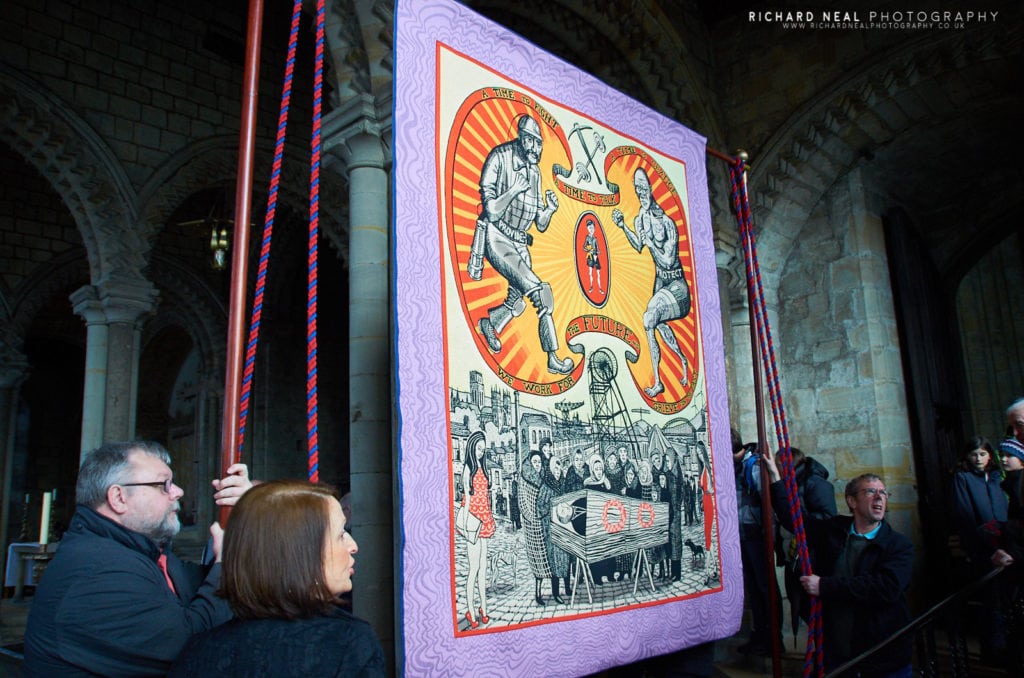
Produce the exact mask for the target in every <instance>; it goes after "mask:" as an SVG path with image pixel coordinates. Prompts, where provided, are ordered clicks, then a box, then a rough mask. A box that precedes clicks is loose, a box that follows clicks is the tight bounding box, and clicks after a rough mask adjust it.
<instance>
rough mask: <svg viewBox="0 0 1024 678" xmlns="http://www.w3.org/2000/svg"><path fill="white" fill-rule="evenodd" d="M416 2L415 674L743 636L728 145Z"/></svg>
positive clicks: (405, 390)
mask: <svg viewBox="0 0 1024 678" xmlns="http://www.w3.org/2000/svg"><path fill="white" fill-rule="evenodd" d="M415 4H416V7H415V8H410V7H408V6H406V5H405V4H401V5H400V8H399V11H398V13H397V18H398V22H397V29H396V35H397V39H396V50H397V52H396V53H397V55H398V59H397V63H398V67H397V71H396V83H397V86H396V114H395V128H396V133H395V134H396V141H395V158H396V201H397V204H396V227H395V251H396V270H397V274H396V275H397V279H396V320H397V323H396V324H397V327H398V334H399V341H398V363H399V366H400V368H399V391H400V394H401V396H400V401H399V410H400V417H401V422H402V424H401V425H402V434H401V445H400V448H401V482H402V491H401V498H402V512H403V533H404V543H403V580H404V582H403V584H404V593H403V601H404V607H405V611H404V625H405V631H404V641H405V647H406V662H407V666H406V670H407V671H413V672H415V670H414V669H413V667H417V669H419V668H422V669H424V670H426V669H428V668H430V667H431V664H432V662H435V661H441V655H438V653H441V654H442V655H443V656H444V662H445V664H444V665H445V666H446V667H452V668H450V670H452V671H454V672H455V673H463V672H470V671H479V670H480V668H481V666H482V664H481V662H483V663H485V664H487V665H493V666H494V667H495V669H496V670H498V667H500V670H502V671H509V670H511V669H510V666H516V667H517V671H518V670H530V669H532V670H535V671H538V672H540V673H547V672H548V671H545V670H544V668H542V667H543V666H545V665H546V663H547V662H549V661H551V660H552V658H554V657H557V660H556V661H557V662H558V668H559V672H568V673H581V674H582V673H589V672H593V671H596V670H599V669H600V668H602V667H606V666H613V665H618V664H623V663H627V662H628V661H630V660H634V659H638V658H642V657H644V656H649V655H652V654H661V653H664V652H668V651H671V650H673V649H678V648H681V647H687V646H690V645H694V644H697V643H700V642H705V641H707V640H712V639H714V638H717V637H722V636H724V635H730V634H731V633H732V632H734V631H735V630H736V626H738V623H739V615H740V612H741V605H742V594H741V588H742V582H741V581H740V580H739V577H738V574H739V569H738V553H737V552H738V546H737V544H736V525H735V496H734V486H733V483H732V465H731V451H730V449H729V434H728V412H727V406H726V403H725V393H724V365H723V347H722V342H721V336H722V335H721V321H720V309H719V306H718V290H717V280H716V276H715V264H714V252H713V246H712V235H711V227H710V216H709V214H708V198H707V179H706V169H705V166H704V140H703V138H701V137H700V136H699V135H696V134H694V133H693V132H691V131H689V130H687V129H685V128H683V127H681V126H679V125H677V124H674V123H671V122H670V121H667V120H665V119H664V118H662V117H660V116H658V115H657V114H654V113H652V112H651V111H649V110H647V109H644V108H643V107H642V106H640V105H639V104H637V103H636V102H634V101H632V100H629V99H627V98H625V97H623V96H622V95H621V94H619V93H617V92H615V91H614V90H610V89H609V88H607V87H606V86H604V85H603V84H601V83H599V82H597V81H596V80H593V79H592V78H590V77H589V76H586V75H584V74H582V73H579V72H578V71H575V70H574V69H572V68H571V67H570V66H568V65H567V64H565V63H563V62H560V61H557V60H555V59H554V58H552V57H551V56H550V55H547V54H545V53H542V52H540V51H539V50H536V49H535V48H533V47H532V46H530V45H529V44H528V43H525V42H524V41H522V40H521V39H519V38H517V37H515V36H513V35H511V34H509V33H507V32H505V31H504V30H503V29H500V28H498V27H496V26H494V25H493V24H490V23H488V22H486V21H485V20H483V19H481V18H480V17H478V16H476V15H474V14H472V13H471V12H468V10H466V9H465V8H462V7H461V6H459V5H455V4H453V3H450V2H437V3H423V4H422V5H421V4H420V3H415ZM404 21H408V22H410V23H409V24H408V25H409V28H408V29H406V30H404V31H403V22H404ZM413 22H414V23H413ZM413 25H415V29H414V28H412V26H413ZM455 26H458V30H455V29H454V27H455ZM403 38H404V39H403ZM403 57H406V58H408V59H409V61H406V62H403V60H402V59H403ZM414 72H415V73H418V74H420V75H419V76H413V75H412V73H414ZM423 74H432V75H433V77H432V78H427V79H424V78H423V77H421V76H422V75H423ZM405 78H410V80H408V81H407V80H405ZM412 78H417V79H415V80H413V79H412ZM424 80H428V82H424ZM403 114H407V115H409V116H410V117H409V120H408V121H405V120H403V118H402V116H403ZM427 120H429V121H430V125H429V126H428V124H427ZM406 123H407V124H406ZM406 142H407V143H408V145H405V144H406ZM417 168H418V170H417ZM428 178H429V179H432V182H429V181H427V179H428ZM434 205H436V220H433V221H431V222H430V223H428V222H427V217H429V216H430V214H431V209H430V207H431V206H434ZM428 244H429V246H428ZM413 334H414V335H415V340H414V339H413V337H412V336H411V335H413ZM406 342H409V344H408V345H409V346H410V347H411V346H415V347H416V348H415V349H411V348H410V349H405V348H404V346H406ZM434 347H436V353H435V352H434V351H433V350H432V348H434ZM426 356H430V357H429V360H426V361H424V358H425V357H426ZM421 362H425V364H420V363H421ZM425 412H429V413H430V414H429V415H426V416H425ZM423 559H426V560H427V561H429V566H426V567H424V565H425V564H424V563H423V562H422V561H423ZM428 619H429V622H428ZM428 624H429V628H428ZM445 628H446V629H447V632H446V633H445V632H443V631H442V630H443V629H445ZM581 633H585V634H586V635H585V636H584V640H583V641H582V642H583V647H584V648H586V647H589V648H590V650H591V652H590V653H587V652H582V653H581V651H580V649H581V645H580V641H579V638H580V634H581ZM631 633H636V634H637V635H636V637H635V638H632V639H631V636H630V634H631ZM609 634H611V635H609ZM570 637H571V638H573V639H574V640H573V641H572V642H573V645H572V647H574V648H575V649H574V651H573V652H572V653H571V656H568V657H566V656H564V652H559V650H558V648H559V644H560V642H562V641H560V640H559V639H562V640H564V639H568V638H570ZM612 637H614V641H613V642H608V641H609V639H610V638H612ZM563 647H564V646H563ZM435 668H436V667H435Z"/></svg>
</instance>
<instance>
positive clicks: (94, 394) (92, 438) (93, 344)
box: [70, 285, 107, 456]
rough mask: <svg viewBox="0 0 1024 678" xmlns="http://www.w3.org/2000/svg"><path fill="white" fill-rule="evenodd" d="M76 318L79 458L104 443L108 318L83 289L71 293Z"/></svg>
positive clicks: (94, 296) (93, 290)
mask: <svg viewBox="0 0 1024 678" xmlns="http://www.w3.org/2000/svg"><path fill="white" fill-rule="evenodd" d="M70 298H71V304H72V307H73V308H74V311H75V314H76V315H78V316H81V317H82V319H83V320H85V327H86V341H85V387H84V389H83V394H82V442H81V446H80V451H81V455H82V456H84V455H85V454H86V453H87V452H89V451H90V450H94V449H96V448H97V447H99V446H100V444H102V443H103V415H104V410H105V409H106V401H107V316H106V314H105V313H104V312H103V305H102V304H101V303H100V301H99V298H98V297H97V294H96V288H95V287H93V286H92V285H86V286H85V287H82V288H79V289H77V290H75V291H74V292H72V293H71V297H70Z"/></svg>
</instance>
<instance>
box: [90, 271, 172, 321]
mask: <svg viewBox="0 0 1024 678" xmlns="http://www.w3.org/2000/svg"><path fill="white" fill-rule="evenodd" d="M96 290H97V293H98V298H99V301H100V303H101V304H102V306H103V312H104V313H105V314H106V318H107V322H108V323H130V324H134V323H136V322H138V320H139V319H140V318H141V317H142V316H144V315H147V314H149V313H152V312H153V311H154V310H155V309H156V302H157V299H158V298H159V296H160V293H159V292H157V290H156V288H154V287H153V284H152V283H151V282H149V281H148V280H132V279H116V278H106V279H104V280H101V281H100V282H99V283H98V284H97V285H96Z"/></svg>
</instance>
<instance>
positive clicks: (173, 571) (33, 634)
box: [25, 441, 252, 676]
mask: <svg viewBox="0 0 1024 678" xmlns="http://www.w3.org/2000/svg"><path fill="white" fill-rule="evenodd" d="M169 464H170V455H168V453H167V450H165V449H164V448H163V447H162V446H161V445H159V444H158V443H152V442H145V441H134V442H118V443H106V444H104V445H102V446H101V447H99V448H97V449H95V450H93V451H92V452H90V453H89V454H88V455H87V456H86V457H85V459H84V461H83V462H82V466H81V468H80V469H79V473H78V483H77V487H76V489H75V491H76V498H75V500H76V502H77V503H78V507H77V509H76V511H75V515H74V516H73V517H72V519H71V524H70V526H69V527H68V530H67V532H66V533H65V534H64V538H63V539H62V540H61V542H60V548H59V549H58V550H57V554H56V556H55V557H54V559H53V561H52V562H51V563H50V564H49V566H48V567H47V569H46V572H45V573H44V575H43V577H42V579H41V581H40V582H39V588H38V589H37V590H36V595H35V600H34V601H33V603H32V611H31V613H30V614H29V618H28V626H27V628H26V630H25V673H26V675H28V676H56V675H60V676H92V675H103V676H147V675H154V676H156V675H164V674H166V672H167V669H168V667H169V666H170V664H171V662H172V661H173V660H174V658H175V657H177V655H178V653H179V652H180V651H181V649H182V647H184V645H185V641H187V640H188V639H189V637H190V636H191V635H192V634H194V633H197V632H199V631H204V630H206V629H210V628H213V627H214V626H217V625H218V624H222V623H224V622H226V621H228V620H229V619H231V617H232V613H231V609H230V608H229V607H228V604H227V602H226V601H224V599H222V598H220V597H218V596H217V595H216V591H217V589H218V588H219V586H220V562H219V561H220V546H221V540H222V537H223V534H224V531H223V530H222V529H221V528H220V526H219V525H217V524H216V523H214V524H213V525H212V526H211V528H210V532H211V535H212V537H213V553H214V559H215V561H216V562H215V563H214V564H213V565H212V566H210V567H208V568H205V567H199V566H197V565H190V564H186V563H183V562H182V561H180V560H178V559H177V558H176V557H175V556H174V555H173V554H172V553H170V549H169V547H168V544H169V542H170V539H171V538H172V537H173V536H174V535H176V534H177V533H178V530H179V529H180V527H181V525H180V523H179V522H178V510H179V508H180V504H179V501H178V500H179V499H181V497H182V495H183V494H184V491H183V490H182V489H181V488H180V487H178V486H177V485H176V484H175V483H174V480H173V476H172V474H171V469H170V466H169ZM213 485H214V490H215V491H216V493H215V494H214V499H215V501H216V503H217V504H219V505H222V506H230V505H233V504H234V503H236V502H237V501H238V498H239V497H241V495H242V494H243V493H244V492H245V491H246V490H248V489H249V487H250V486H251V485H252V483H251V482H250V481H249V477H248V470H247V469H246V467H245V465H244V464H235V465H233V466H231V467H230V468H229V469H228V475H227V476H226V477H225V478H222V479H219V480H215V481H213Z"/></svg>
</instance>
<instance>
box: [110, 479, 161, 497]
mask: <svg viewBox="0 0 1024 678" xmlns="http://www.w3.org/2000/svg"><path fill="white" fill-rule="evenodd" d="M118 485H120V486H121V487H159V488H160V489H161V490H163V493H164V494H170V493H171V488H172V487H174V479H173V478H168V479H167V480H154V481H153V482H151V483H118Z"/></svg>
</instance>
